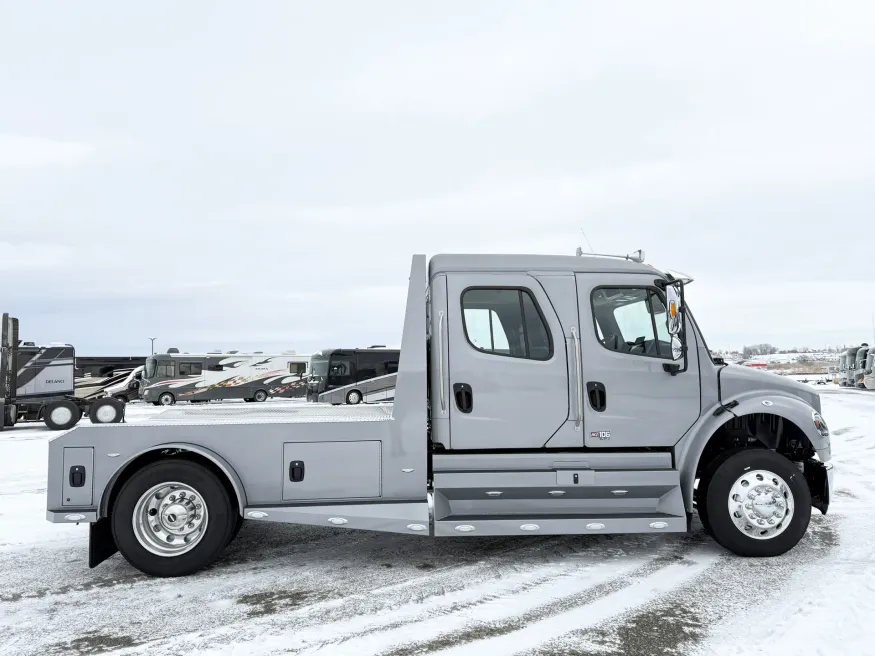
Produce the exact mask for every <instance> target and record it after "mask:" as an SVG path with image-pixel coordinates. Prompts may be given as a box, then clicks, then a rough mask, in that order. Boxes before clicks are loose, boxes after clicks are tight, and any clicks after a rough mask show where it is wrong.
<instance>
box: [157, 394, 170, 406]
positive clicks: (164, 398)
mask: <svg viewBox="0 0 875 656" xmlns="http://www.w3.org/2000/svg"><path fill="white" fill-rule="evenodd" d="M158 400H159V401H161V405H170V404H171V403H173V399H172V398H171V396H170V395H169V394H162V395H161V398H160V399H158Z"/></svg>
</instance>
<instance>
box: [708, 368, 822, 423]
mask: <svg viewBox="0 0 875 656" xmlns="http://www.w3.org/2000/svg"><path fill="white" fill-rule="evenodd" d="M720 388H721V391H722V395H723V401H724V403H725V402H726V401H727V400H730V399H732V398H733V397H734V396H738V395H739V394H744V393H745V392H752V391H755V390H760V391H764V392H766V393H768V392H770V391H771V392H779V393H783V394H787V395H790V396H795V397H796V398H798V399H799V400H801V401H804V402H805V403H807V404H808V405H810V406H811V407H812V408H814V409H815V410H816V411H817V412H820V394H818V393H817V392H815V391H813V390H812V389H811V388H810V387H809V386H808V385H805V384H804V383H800V382H798V381H795V380H793V379H791V378H787V377H786V376H779V375H778V374H773V373H771V372H770V371H762V370H761V369H754V368H752V367H744V366H741V365H736V364H730V365H727V366H726V367H724V368H723V371H721V372H720Z"/></svg>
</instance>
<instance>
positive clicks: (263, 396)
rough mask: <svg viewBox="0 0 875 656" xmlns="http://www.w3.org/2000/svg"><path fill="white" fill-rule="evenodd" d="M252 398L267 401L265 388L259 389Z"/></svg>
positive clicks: (259, 401) (260, 401) (262, 401)
mask: <svg viewBox="0 0 875 656" xmlns="http://www.w3.org/2000/svg"><path fill="white" fill-rule="evenodd" d="M252 400H253V401H255V402H256V403H264V402H265V401H267V392H266V391H264V390H258V391H257V392H255V394H254V395H253V397H252Z"/></svg>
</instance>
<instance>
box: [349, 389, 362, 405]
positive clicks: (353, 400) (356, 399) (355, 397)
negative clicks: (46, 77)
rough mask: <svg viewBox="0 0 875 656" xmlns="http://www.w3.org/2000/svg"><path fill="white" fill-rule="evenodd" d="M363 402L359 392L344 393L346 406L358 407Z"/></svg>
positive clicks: (355, 390)
mask: <svg viewBox="0 0 875 656" xmlns="http://www.w3.org/2000/svg"><path fill="white" fill-rule="evenodd" d="M363 400H364V396H363V395H362V393H361V392H360V391H359V390H357V389H354V390H349V391H348V392H347V393H346V403H347V405H358V404H359V403H361V402H362V401H363Z"/></svg>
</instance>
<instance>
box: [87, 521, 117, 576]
mask: <svg viewBox="0 0 875 656" xmlns="http://www.w3.org/2000/svg"><path fill="white" fill-rule="evenodd" d="M116 551H118V547H117V546H116V544H115V539H113V537H112V527H111V526H110V523H109V519H106V518H104V519H98V520H97V521H96V522H93V523H91V524H89V525H88V567H90V568H91V569H94V568H95V567H97V566H98V565H100V563H102V562H103V561H104V560H106V559H107V558H109V557H110V556H112V555H113V554H115V552H116Z"/></svg>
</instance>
